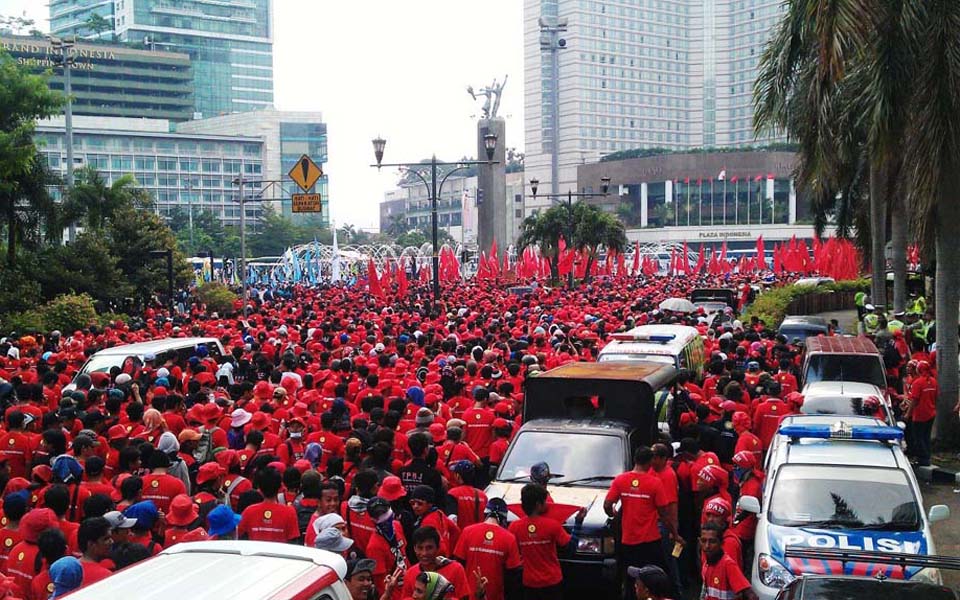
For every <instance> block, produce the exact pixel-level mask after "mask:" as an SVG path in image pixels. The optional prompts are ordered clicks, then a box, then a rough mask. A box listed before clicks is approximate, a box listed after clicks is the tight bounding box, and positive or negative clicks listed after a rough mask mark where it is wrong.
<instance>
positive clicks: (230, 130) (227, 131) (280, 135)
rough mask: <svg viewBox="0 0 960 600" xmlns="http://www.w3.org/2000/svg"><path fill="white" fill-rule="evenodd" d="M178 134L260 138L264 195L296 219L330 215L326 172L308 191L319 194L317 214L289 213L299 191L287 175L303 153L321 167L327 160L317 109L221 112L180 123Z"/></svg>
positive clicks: (324, 220)
mask: <svg viewBox="0 0 960 600" xmlns="http://www.w3.org/2000/svg"><path fill="white" fill-rule="evenodd" d="M177 131H179V132H181V133H206V134H214V135H238V136H247V137H257V138H261V139H263V148H264V150H263V173H264V177H263V180H264V181H265V182H277V183H268V184H265V185H264V198H268V199H270V200H275V201H279V202H274V203H273V206H274V207H276V208H277V209H278V210H279V211H280V212H282V213H283V214H284V215H286V216H288V217H291V218H293V219H294V220H295V221H298V220H303V219H310V218H312V219H315V220H319V221H320V222H321V223H322V224H323V225H327V224H328V219H329V218H330V194H329V179H328V175H327V174H326V173H324V174H323V176H322V177H320V179H319V180H318V181H317V183H316V185H314V186H313V189H311V190H310V191H311V192H312V193H316V194H320V213H319V214H317V213H297V214H294V213H292V212H291V204H290V196H291V195H292V194H295V193H299V192H300V191H301V190H300V188H298V187H297V185H296V184H295V183H293V181H292V180H291V179H290V178H289V177H288V176H287V173H289V172H290V169H292V168H293V166H294V165H295V164H297V161H298V160H300V157H301V156H303V155H304V154H306V155H307V156H309V157H310V158H311V159H313V161H314V162H315V163H317V164H318V165H319V166H320V168H321V170H323V169H324V167H325V165H326V163H327V124H326V123H325V122H324V121H323V114H322V113H320V112H295V111H282V110H276V109H273V108H268V109H264V110H257V111H251V112H244V113H237V114H232V115H223V116H220V117H213V118H211V119H203V120H202V121H188V122H186V123H180V124H178V126H177Z"/></svg>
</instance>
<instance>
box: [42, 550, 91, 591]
mask: <svg viewBox="0 0 960 600" xmlns="http://www.w3.org/2000/svg"><path fill="white" fill-rule="evenodd" d="M50 581H51V583H53V595H51V596H50V598H59V597H61V596H66V595H67V594H69V593H70V592H72V591H73V590H75V589H77V588H78V587H80V584H81V583H83V566H82V565H81V564H80V561H79V560H77V559H76V558H74V557H72V556H64V557H63V558H60V559H57V560H56V561H54V563H53V564H52V565H50Z"/></svg>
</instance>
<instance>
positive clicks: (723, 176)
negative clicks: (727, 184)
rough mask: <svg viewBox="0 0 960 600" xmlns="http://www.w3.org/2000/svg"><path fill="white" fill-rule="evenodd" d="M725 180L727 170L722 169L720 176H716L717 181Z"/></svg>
mask: <svg viewBox="0 0 960 600" xmlns="http://www.w3.org/2000/svg"><path fill="white" fill-rule="evenodd" d="M726 178H727V169H726V167H724V169H723V170H722V171H720V174H719V175H717V179H719V180H720V181H723V180H724V179H726Z"/></svg>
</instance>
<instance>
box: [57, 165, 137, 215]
mask: <svg viewBox="0 0 960 600" xmlns="http://www.w3.org/2000/svg"><path fill="white" fill-rule="evenodd" d="M144 202H145V200H144V199H143V198H141V197H140V195H139V189H138V188H137V182H136V180H135V179H134V178H133V176H131V175H124V176H122V177H120V178H119V179H117V180H116V181H114V182H113V183H111V184H108V183H107V182H106V180H105V179H104V178H103V176H102V175H101V174H100V172H99V171H97V170H96V169H94V168H93V167H89V166H88V167H85V168H83V169H82V170H80V171H79V172H78V173H77V176H76V183H75V184H74V186H73V191H72V192H71V193H70V197H69V198H67V200H66V201H65V202H64V206H63V211H64V216H65V218H66V219H68V222H72V221H79V220H81V219H82V220H84V221H85V222H86V227H87V228H89V229H92V230H99V229H103V226H104V225H105V224H106V222H107V221H108V220H111V219H113V217H114V216H115V215H116V214H117V212H118V211H119V210H120V209H121V208H123V207H125V206H129V205H135V206H137V207H138V208H142V207H143V205H144Z"/></svg>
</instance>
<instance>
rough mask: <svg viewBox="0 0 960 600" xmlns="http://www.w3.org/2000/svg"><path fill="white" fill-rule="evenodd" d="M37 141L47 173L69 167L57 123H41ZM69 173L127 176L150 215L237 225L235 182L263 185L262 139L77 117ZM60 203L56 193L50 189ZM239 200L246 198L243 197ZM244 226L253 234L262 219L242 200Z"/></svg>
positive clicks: (109, 178) (154, 122) (257, 206)
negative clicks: (144, 196) (207, 217)
mask: <svg viewBox="0 0 960 600" xmlns="http://www.w3.org/2000/svg"><path fill="white" fill-rule="evenodd" d="M36 131H37V133H36V136H35V137H36V140H37V142H38V144H39V146H40V153H41V154H42V155H43V157H44V159H46V161H47V165H48V166H49V167H50V169H51V170H53V171H54V172H57V173H61V174H62V173H65V172H66V168H67V158H66V157H67V154H66V145H65V144H66V142H65V138H66V136H65V132H64V122H63V117H54V118H52V119H49V120H45V121H40V122H39V123H38V125H37V130H36ZM73 150H74V157H73V161H74V168H75V169H80V168H83V167H85V166H89V167H93V168H94V169H96V170H97V171H99V172H100V174H101V175H102V176H103V178H104V180H105V181H106V182H107V183H108V184H110V183H113V182H114V181H116V180H117V179H119V178H120V177H122V176H123V175H132V176H133V177H134V178H135V179H136V180H137V185H138V186H140V187H141V188H143V189H144V190H146V191H147V192H148V193H149V194H150V196H151V197H152V198H153V199H154V210H155V211H156V212H157V214H158V215H160V216H162V217H164V218H169V217H170V216H171V215H172V214H173V212H174V211H176V210H180V211H183V212H184V213H189V211H193V213H194V214H195V215H196V214H197V213H199V212H200V211H206V212H209V213H212V214H213V216H214V217H215V218H217V219H219V220H220V222H222V223H223V224H224V225H228V226H234V227H235V226H238V225H239V224H240V202H239V196H240V190H239V188H238V187H237V185H235V184H234V181H235V180H236V179H237V178H238V177H241V176H242V177H243V178H244V179H245V180H247V181H258V180H262V179H263V173H264V169H263V165H264V161H263V157H264V139H263V138H262V137H253V136H237V135H211V134H205V133H171V132H170V123H169V122H168V121H166V120H163V119H130V118H123V117H89V116H77V117H74V122H73ZM51 192H52V193H53V196H54V198H55V199H57V200H59V199H60V198H61V197H62V193H63V190H62V189H61V188H59V187H57V188H53V189H52V190H51ZM244 195H245V197H249V196H248V192H244ZM244 210H246V213H247V214H246V222H245V226H246V227H247V229H248V230H253V229H256V228H257V226H258V224H259V220H260V217H261V215H262V213H263V205H262V204H261V203H259V202H250V201H247V202H246V203H244Z"/></svg>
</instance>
